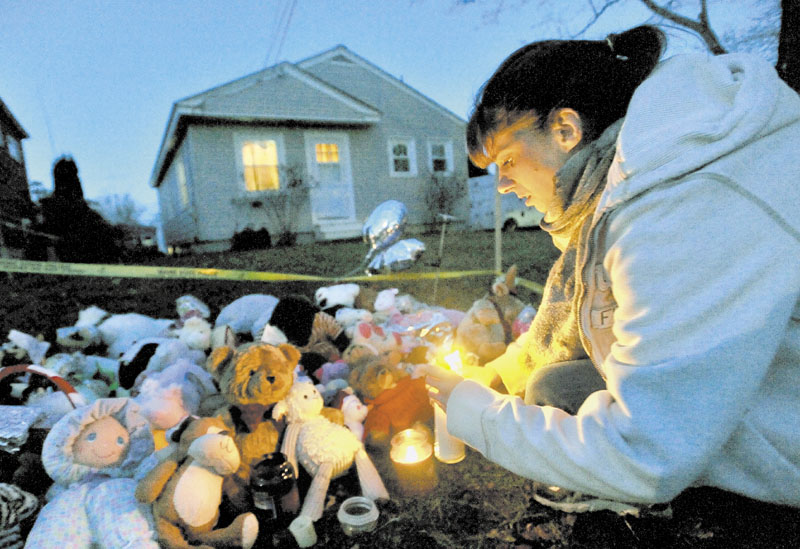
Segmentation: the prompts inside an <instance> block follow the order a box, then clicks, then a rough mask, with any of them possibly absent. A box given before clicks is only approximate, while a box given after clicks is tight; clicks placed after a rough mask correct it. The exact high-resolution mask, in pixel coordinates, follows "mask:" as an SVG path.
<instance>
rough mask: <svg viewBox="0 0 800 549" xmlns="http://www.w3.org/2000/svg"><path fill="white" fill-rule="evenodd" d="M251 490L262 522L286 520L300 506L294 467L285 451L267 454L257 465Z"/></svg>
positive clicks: (252, 478) (251, 482) (254, 504)
mask: <svg viewBox="0 0 800 549" xmlns="http://www.w3.org/2000/svg"><path fill="white" fill-rule="evenodd" d="M250 489H251V491H252V494H253V507H254V508H255V511H256V516H257V517H258V519H259V522H262V521H264V522H270V521H275V520H281V519H285V518H286V517H287V516H290V515H294V514H295V513H297V511H298V509H299V508H300V494H299V493H298V490H297V476H296V475H295V471H294V467H292V464H291V463H289V462H288V461H287V460H286V456H285V455H284V454H282V453H281V452H272V453H270V454H264V457H263V459H262V460H261V461H259V462H258V463H257V464H256V465H255V466H254V467H253V469H252V471H251V472H250Z"/></svg>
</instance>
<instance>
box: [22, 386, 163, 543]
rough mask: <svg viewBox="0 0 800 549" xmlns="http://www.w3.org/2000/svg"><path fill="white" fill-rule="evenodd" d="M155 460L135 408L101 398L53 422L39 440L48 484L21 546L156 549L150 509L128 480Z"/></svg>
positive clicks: (146, 429)
mask: <svg viewBox="0 0 800 549" xmlns="http://www.w3.org/2000/svg"><path fill="white" fill-rule="evenodd" d="M152 453H153V438H152V436H151V434H150V429H149V424H148V422H147V420H146V419H145V418H144V416H142V415H141V414H140V413H139V407H138V405H137V404H136V403H135V402H133V401H132V400H131V399H129V398H104V399H98V400H96V401H95V402H93V403H91V404H89V405H85V406H80V407H78V408H76V409H74V410H72V411H71V412H70V413H68V414H67V415H65V416H64V417H62V418H61V419H59V420H58V422H57V423H56V424H55V425H54V426H53V428H52V429H51V430H50V431H49V433H48V434H47V436H46V437H45V440H44V444H43V446H42V464H43V465H44V468H45V471H46V472H47V474H48V475H49V476H50V477H51V478H52V479H53V481H54V484H53V485H52V486H51V487H50V489H49V490H48V492H47V495H46V499H47V504H46V505H45V506H44V507H43V508H42V510H41V511H40V512H39V514H38V516H37V518H36V522H35V523H34V525H33V528H32V529H31V531H30V533H29V534H28V538H27V541H26V545H25V547H30V548H31V549H34V548H37V549H38V548H40V547H70V548H74V549H90V548H91V549H96V548H97V549H104V548H112V547H137V548H138V547H141V548H142V549H158V547H159V545H158V543H157V541H156V533H155V529H154V526H153V517H152V513H151V511H150V509H149V506H147V505H143V504H141V503H139V502H138V501H137V500H136V498H135V494H134V493H135V490H136V480H134V478H133V476H134V474H135V473H136V471H137V469H138V468H139V466H140V465H141V463H142V461H143V460H144V459H145V458H146V457H148V456H150V455H151V454H152Z"/></svg>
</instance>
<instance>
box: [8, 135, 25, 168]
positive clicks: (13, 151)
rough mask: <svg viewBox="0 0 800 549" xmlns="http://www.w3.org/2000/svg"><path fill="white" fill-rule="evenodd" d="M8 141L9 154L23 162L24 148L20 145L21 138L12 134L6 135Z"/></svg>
mask: <svg viewBox="0 0 800 549" xmlns="http://www.w3.org/2000/svg"><path fill="white" fill-rule="evenodd" d="M6 140H7V141H8V154H10V155H11V158H13V159H14V160H16V161H17V162H22V148H21V147H20V145H19V140H18V139H17V138H16V137H13V136H11V135H8V136H6Z"/></svg>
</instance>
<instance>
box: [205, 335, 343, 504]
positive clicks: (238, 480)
mask: <svg viewBox="0 0 800 549" xmlns="http://www.w3.org/2000/svg"><path fill="white" fill-rule="evenodd" d="M299 360H300V351H298V350H297V348H296V347H294V346H293V345H291V344H288V343H284V344H281V345H278V346H274V345H252V346H250V347H247V348H245V349H244V350H242V351H238V350H235V349H232V348H230V347H220V348H218V349H215V350H214V351H213V352H212V353H211V355H210V356H209V358H208V364H207V369H208V370H209V371H210V372H211V374H212V375H213V376H214V378H215V379H216V381H217V384H218V385H219V389H220V393H221V394H222V395H223V396H224V397H225V400H226V405H225V406H223V407H221V408H220V409H218V410H217V411H216V412H215V413H214V415H215V416H217V417H220V418H221V419H222V420H223V421H224V422H225V425H226V426H227V428H228V430H230V431H231V432H232V433H234V440H235V441H236V446H237V448H238V449H239V453H240V455H241V464H240V465H239V467H238V469H237V470H236V472H235V474H234V475H231V476H230V477H227V478H226V480H225V485H224V493H225V497H226V500H227V502H228V503H227V504H226V507H227V506H229V507H230V511H231V512H242V511H243V510H246V509H248V508H249V507H250V504H251V494H250V489H249V481H250V470H251V468H252V467H253V466H254V465H255V464H256V463H258V462H259V461H260V460H261V459H262V457H263V456H264V454H268V453H271V452H275V451H276V450H277V449H278V442H279V439H280V435H281V433H282V431H283V425H282V424H281V423H280V422H276V421H273V419H272V417H271V415H270V412H271V410H272V407H273V406H274V405H275V404H276V403H277V402H279V401H281V400H283V399H284V398H285V397H286V395H287V394H288V393H289V389H290V388H291V386H292V383H293V382H294V369H295V367H296V366H297V364H298V361H299ZM326 410H327V411H326V414H328V415H329V416H330V417H331V418H332V419H334V420H337V421H338V423H340V424H341V423H343V422H344V418H343V416H342V413H341V411H340V410H334V409H332V408H326ZM337 414H338V416H337ZM237 514H238V513H237Z"/></svg>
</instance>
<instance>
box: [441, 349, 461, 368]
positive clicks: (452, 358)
mask: <svg viewBox="0 0 800 549" xmlns="http://www.w3.org/2000/svg"><path fill="white" fill-rule="evenodd" d="M444 361H445V362H446V363H447V365H448V366H450V369H451V370H453V371H454V372H455V373H457V374H460V373H461V372H462V370H463V369H464V365H463V364H462V362H461V354H459V352H458V349H456V350H455V351H453V352H452V353H450V354H449V355H445V357H444Z"/></svg>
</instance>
